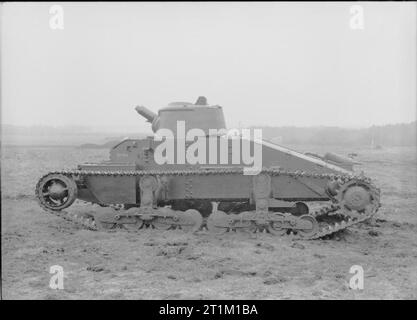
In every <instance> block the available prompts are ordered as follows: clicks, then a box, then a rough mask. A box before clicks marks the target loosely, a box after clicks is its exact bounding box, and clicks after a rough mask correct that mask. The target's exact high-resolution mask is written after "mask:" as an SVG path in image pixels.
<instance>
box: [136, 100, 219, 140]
mask: <svg viewBox="0 0 417 320" xmlns="http://www.w3.org/2000/svg"><path fill="white" fill-rule="evenodd" d="M135 109H136V111H137V112H138V113H139V114H140V115H141V116H143V117H144V118H145V119H146V120H148V122H151V123H152V131H153V132H156V131H158V130H159V129H169V130H171V131H172V132H173V133H174V134H176V132H177V124H178V122H179V121H184V123H185V132H187V131H188V130H190V129H196V128H198V129H201V130H203V131H204V133H205V135H209V134H210V132H209V130H210V129H216V130H220V129H226V123H225V120H224V115H223V108H222V107H221V106H218V105H209V104H208V103H207V99H206V98H205V97H202V96H201V97H199V98H198V99H197V101H196V102H195V103H194V104H193V103H190V102H171V103H170V104H168V106H167V107H165V108H162V109H160V110H159V111H158V115H156V114H155V113H154V112H152V111H150V110H149V109H147V108H146V107H143V106H137V107H136V108H135Z"/></svg>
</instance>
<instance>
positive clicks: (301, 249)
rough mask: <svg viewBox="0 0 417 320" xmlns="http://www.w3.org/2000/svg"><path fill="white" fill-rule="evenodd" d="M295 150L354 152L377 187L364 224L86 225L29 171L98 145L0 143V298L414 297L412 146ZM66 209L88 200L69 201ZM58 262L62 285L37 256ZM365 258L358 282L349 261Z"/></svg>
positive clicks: (95, 155) (79, 159)
mask: <svg viewBox="0 0 417 320" xmlns="http://www.w3.org/2000/svg"><path fill="white" fill-rule="evenodd" d="M293 148H295V149H297V150H302V151H310V152H317V153H323V152H325V151H331V152H336V153H340V154H344V155H346V154H347V153H350V152H356V153H358V158H357V160H359V161H361V162H362V165H361V166H358V169H359V170H364V171H365V172H366V175H367V176H369V177H371V178H373V179H374V180H375V183H376V185H378V186H379V187H380V188H381V190H382V207H381V209H380V211H379V212H378V214H377V220H376V222H374V223H373V224H362V225H361V226H357V227H354V228H351V229H350V230H348V231H345V232H344V233H343V234H342V236H341V237H340V238H339V239H338V240H314V241H292V240H290V239H287V238H277V237H272V236H270V235H268V234H258V235H256V237H248V236H245V235H239V234H227V235H223V236H212V235H209V234H207V233H206V232H204V231H201V232H199V233H198V234H196V235H190V234H184V233H182V232H181V231H179V230H178V231H167V232H159V233H157V232H155V231H153V232H152V231H150V230H145V231H143V232H139V233H137V234H136V233H128V232H124V231H120V232H112V233H106V232H94V231H87V230H83V229H81V228H79V227H78V226H76V225H73V224H72V223H70V222H67V221H65V220H62V219H60V218H58V217H55V216H53V215H50V214H47V213H45V212H43V211H42V210H41V209H40V208H39V206H38V205H37V203H36V201H35V199H34V188H35V184H36V182H37V180H38V179H39V177H40V176H41V175H43V174H44V173H47V172H48V171H51V170H59V169H73V168H75V167H76V164H78V163H83V162H97V161H101V160H105V159H107V158H108V150H103V149H96V150H80V149H76V148H34V147H32V148H30V147H29V148H24V147H4V148H3V149H2V160H1V164H2V167H1V170H2V172H1V174H2V175H1V193H2V217H1V219H2V280H3V287H2V295H3V298H5V299H26V298H27V299H98V298H103V299H357V298H359V299H368V298H376V299H389V298H393V299H417V212H416V208H417V156H416V148H414V147H396V148H385V149H381V150H370V149H366V148H355V149H353V148H352V149H347V148H340V147H328V148H322V147H313V146H293ZM70 210H74V211H77V212H85V211H93V210H98V208H97V207H96V206H93V205H86V204H81V203H75V204H74V205H73V206H72V207H71V208H70ZM52 265H61V266H62V267H63V268H64V273H65V277H64V286H65V289H64V290H52V289H50V288H49V279H50V276H51V274H49V268H50V266H52ZM352 265H361V266H363V268H364V270H365V284H364V286H365V287H364V289H363V290H351V289H349V287H348V282H349V279H350V277H351V276H352V275H351V274H349V269H350V267H351V266H352Z"/></svg>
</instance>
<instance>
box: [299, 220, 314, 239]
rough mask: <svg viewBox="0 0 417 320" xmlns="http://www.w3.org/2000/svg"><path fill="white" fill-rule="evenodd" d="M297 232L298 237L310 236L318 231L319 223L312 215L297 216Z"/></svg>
mask: <svg viewBox="0 0 417 320" xmlns="http://www.w3.org/2000/svg"><path fill="white" fill-rule="evenodd" d="M299 220H300V221H299V222H298V224H299V226H297V229H298V230H297V232H298V235H299V236H300V237H303V238H304V237H311V236H314V235H315V234H316V233H317V232H318V231H319V224H318V222H317V220H316V219H315V218H314V217H313V216H309V215H304V216H301V217H300V218H299Z"/></svg>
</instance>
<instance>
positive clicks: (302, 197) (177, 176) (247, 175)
mask: <svg viewBox="0 0 417 320" xmlns="http://www.w3.org/2000/svg"><path fill="white" fill-rule="evenodd" d="M199 100H200V99H199ZM201 102H203V103H204V102H205V100H203V101H200V103H201ZM219 110H221V107H219V106H214V107H209V106H203V109H200V106H199V105H198V104H196V105H192V106H190V105H189V104H185V105H183V106H182V107H179V106H178V104H175V105H174V106H172V105H171V106H169V107H168V108H166V109H165V110H161V111H160V112H159V114H158V116H157V115H156V114H154V113H152V112H151V111H149V110H147V109H146V108H143V107H142V108H139V109H138V108H137V111H138V112H139V113H140V114H142V115H144V117H145V118H146V119H147V120H148V121H149V122H152V127H153V129H154V131H156V130H157V129H160V128H161V125H162V126H166V127H168V128H172V127H173V123H172V121H171V120H170V119H166V118H164V115H165V116H166V115H167V114H170V115H171V117H172V113H173V112H174V114H175V115H176V116H177V118H176V119H177V120H178V119H179V120H181V119H184V117H185V119H184V121H185V123H187V124H188V127H189V128H190V127H192V125H193V124H199V125H201V124H202V123H203V122H202V120H201V118H199V117H198V114H200V115H201V114H204V115H205V116H207V118H208V119H213V121H214V122H215V123H211V124H210V123H206V124H205V125H204V126H203V127H204V128H203V130H202V132H203V133H204V135H203V136H200V137H199V143H198V148H197V150H198V152H197V154H198V155H196V146H195V141H188V140H187V139H185V138H184V139H181V138H178V137H176V136H175V134H177V133H178V132H177V130H176V131H175V132H174V136H173V137H172V139H171V140H169V139H165V140H162V139H156V138H155V137H148V138H146V139H141V140H137V139H127V140H124V141H121V142H120V143H119V144H118V145H116V146H115V147H113V148H112V150H111V151H110V160H108V161H104V162H101V163H89V164H82V165H79V166H78V168H77V169H76V170H73V171H62V172H53V173H49V174H47V175H45V176H44V177H42V178H41V179H40V180H39V182H38V184H37V186H36V195H37V198H38V200H39V203H40V205H41V206H42V207H43V208H44V209H45V210H47V211H49V212H59V214H60V215H64V216H66V217H69V216H71V215H67V213H66V212H64V211H63V210H64V209H66V208H67V207H69V206H70V205H71V204H72V203H73V202H74V201H75V200H76V199H80V200H83V201H87V202H90V203H96V204H99V205H101V206H103V207H107V209H106V210H104V211H102V212H97V213H96V214H94V215H93V216H89V217H85V216H82V217H74V216H72V218H73V219H74V220H75V221H77V222H79V223H82V224H83V225H85V226H86V227H88V228H90V229H106V228H117V227H123V228H128V229H133V230H138V229H140V228H143V227H152V228H156V229H168V228H181V229H183V230H192V231H196V230H199V229H201V228H205V227H207V228H208V230H209V231H212V232H214V233H223V232H227V231H232V230H235V231H249V232H256V231H262V230H266V231H268V232H270V233H273V234H292V235H293V236H297V237H302V238H308V239H315V238H320V237H323V236H326V235H328V234H332V233H334V232H337V231H339V230H341V229H345V228H347V227H348V226H350V225H352V224H355V223H359V222H361V221H364V220H366V219H368V218H370V217H371V216H372V215H373V214H375V212H376V211H377V209H378V208H379V205H380V202H379V189H377V188H376V187H375V186H374V185H373V184H372V182H371V181H370V179H368V178H366V177H364V176H357V175H355V174H354V173H353V172H352V171H351V170H348V169H349V168H350V167H349V165H347V164H346V163H344V162H340V163H337V159H338V158H333V159H336V160H334V161H325V160H324V159H320V158H318V157H314V156H309V155H306V154H302V153H300V152H297V151H294V150H290V149H288V148H284V147H282V146H279V145H276V144H274V143H271V142H268V141H265V140H250V139H246V138H243V137H233V138H232V137H228V136H224V135H217V136H211V135H209V134H208V133H209V128H210V127H214V128H215V129H221V128H222V127H224V126H225V124H224V119H223V115H222V113H219ZM199 112H201V113H199ZM187 117H189V118H187ZM197 119H198V120H197ZM186 120H188V122H187V121H186ZM167 146H168V147H167ZM163 147H164V148H165V153H164V152H160V150H161V149H163ZM245 148H246V149H245ZM245 150H246V153H245V152H244V151H245ZM255 153H256V157H255ZM259 159H261V160H260V161H259ZM337 164H339V165H337ZM313 201H323V202H327V204H326V205H323V206H322V207H320V209H319V210H315V211H311V210H310V209H309V204H310V203H311V202H313Z"/></svg>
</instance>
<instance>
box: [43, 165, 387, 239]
mask: <svg viewBox="0 0 417 320" xmlns="http://www.w3.org/2000/svg"><path fill="white" fill-rule="evenodd" d="M261 173H265V174H268V175H271V176H276V175H287V176H291V177H312V178H316V179H328V180H332V181H336V182H337V183H338V185H339V186H340V188H339V191H338V193H337V194H336V195H333V196H332V197H331V202H332V203H331V204H329V205H325V206H323V207H321V208H318V209H316V210H314V211H312V212H310V213H309V214H308V216H311V217H313V218H315V219H316V220H317V221H318V222H319V228H318V231H317V232H316V233H315V234H312V235H309V236H305V235H304V236H302V237H301V236H298V235H297V234H296V233H294V232H291V231H289V232H287V233H286V234H285V233H284V234H285V235H287V236H290V237H292V238H294V239H298V238H300V239H303V240H313V239H319V238H323V237H326V236H330V235H332V234H335V233H337V232H339V231H341V230H345V229H347V228H349V227H351V226H353V225H356V224H359V223H361V222H364V221H366V220H368V219H370V218H371V217H372V216H373V215H375V214H376V212H377V211H378V209H379V207H380V206H381V204H380V189H378V188H377V187H376V186H375V185H374V184H373V183H372V182H371V179H370V178H367V177H365V176H362V175H360V176H358V175H354V174H329V173H324V174H321V173H311V172H304V171H301V170H297V171H288V170H283V169H276V168H265V169H263V170H262V172H261ZM51 174H61V175H64V176H67V177H71V178H76V179H79V178H81V177H86V176H112V177H116V176H130V177H132V176H166V175H167V176H187V175H210V174H216V175H218V174H224V175H228V174H243V169H242V168H229V169H224V168H222V169H209V170H203V169H198V170H195V169H194V170H146V171H140V170H135V171H87V170H62V171H54V172H50V173H48V174H46V175H44V176H43V177H42V178H41V179H39V182H38V183H37V185H36V189H35V194H36V198H37V200H38V203H39V205H40V206H41V207H42V209H43V210H45V211H46V212H48V213H51V214H54V215H56V216H59V217H61V218H63V219H65V220H67V221H71V222H73V223H75V224H77V225H80V226H81V227H83V228H85V229H88V230H94V231H97V230H99V229H100V228H99V227H98V225H97V223H96V221H95V220H94V218H93V217H85V216H81V215H78V214H75V213H71V212H68V211H65V210H60V211H55V210H51V209H49V208H48V207H46V206H45V205H44V204H43V203H42V202H41V201H40V200H39V199H40V194H39V191H40V188H39V184H40V182H41V181H42V179H43V178H45V177H47V176H48V175H51ZM352 183H353V184H355V183H361V184H365V185H366V186H367V187H368V190H369V192H370V194H371V203H370V205H368V206H367V208H366V209H365V210H364V211H363V212H358V211H355V210H350V209H348V208H347V207H345V206H344V205H343V201H342V199H341V197H340V193H341V192H342V191H341V190H342V189H343V186H345V185H349V184H352ZM103 207H104V206H103ZM108 207H112V208H113V209H115V210H120V209H121V207H122V205H121V204H113V205H108ZM231 229H232V228H231ZM284 234H283V235H284Z"/></svg>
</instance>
